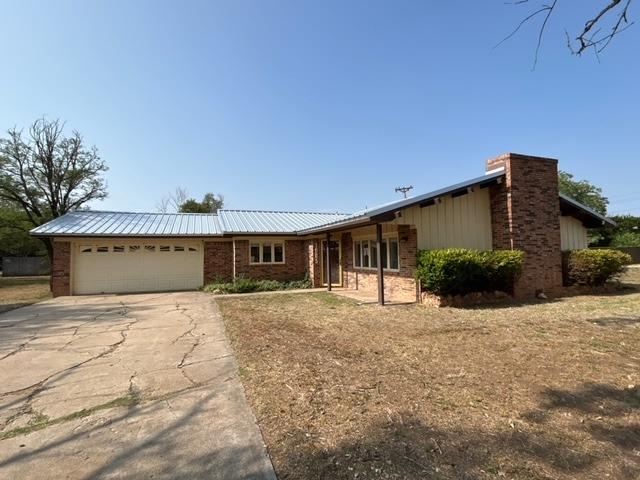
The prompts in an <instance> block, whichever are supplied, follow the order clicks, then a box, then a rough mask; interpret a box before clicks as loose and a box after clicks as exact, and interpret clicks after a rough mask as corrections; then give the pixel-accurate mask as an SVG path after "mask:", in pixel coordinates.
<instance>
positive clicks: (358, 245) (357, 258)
mask: <svg viewBox="0 0 640 480" xmlns="http://www.w3.org/2000/svg"><path fill="white" fill-rule="evenodd" d="M354 245H355V251H354V254H353V256H354V259H353V260H354V263H355V266H356V267H360V266H362V258H361V256H362V242H360V241H357V242H354Z"/></svg>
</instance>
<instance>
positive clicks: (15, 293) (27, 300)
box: [0, 277, 51, 313]
mask: <svg viewBox="0 0 640 480" xmlns="http://www.w3.org/2000/svg"><path fill="white" fill-rule="evenodd" d="M50 297H51V292H50V290H49V277H8V278H5V277H0V313H2V312H6V311H8V310H13V309H14V308H19V307H24V306H25V305H30V304H32V303H36V302H39V301H41V300H45V299H47V298H50Z"/></svg>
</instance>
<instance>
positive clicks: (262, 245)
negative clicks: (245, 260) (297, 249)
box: [249, 240, 287, 265]
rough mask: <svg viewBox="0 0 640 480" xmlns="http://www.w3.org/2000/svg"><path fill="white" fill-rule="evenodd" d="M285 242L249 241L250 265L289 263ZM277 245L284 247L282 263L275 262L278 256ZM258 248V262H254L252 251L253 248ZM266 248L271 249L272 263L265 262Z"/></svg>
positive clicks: (280, 263)
mask: <svg viewBox="0 0 640 480" xmlns="http://www.w3.org/2000/svg"><path fill="white" fill-rule="evenodd" d="M285 243H286V242H285V241H284V240H256V241H251V240H250V241H249V265H284V264H285V263H286V262H287V252H286V250H287V248H286V245H285ZM276 245H279V246H281V247H282V261H281V262H276V261H275V258H276V257H275V254H276ZM255 246H257V247H258V261H257V262H254V261H253V259H252V256H251V249H252V248H253V247H255ZM265 246H268V247H269V253H270V258H271V261H269V262H265V261H264V248H265Z"/></svg>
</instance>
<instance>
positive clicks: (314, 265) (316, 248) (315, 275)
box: [304, 238, 322, 287]
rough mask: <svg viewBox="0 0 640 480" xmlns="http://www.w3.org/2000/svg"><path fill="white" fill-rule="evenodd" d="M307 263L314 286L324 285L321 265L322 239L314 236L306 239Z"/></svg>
mask: <svg viewBox="0 0 640 480" xmlns="http://www.w3.org/2000/svg"><path fill="white" fill-rule="evenodd" d="M304 248H305V252H306V257H307V258H306V263H307V272H308V273H309V279H310V280H311V282H312V283H313V286H314V287H319V286H321V285H322V278H321V275H322V270H321V268H322V267H321V266H320V240H319V239H317V238H312V239H310V240H307V241H305V246H304Z"/></svg>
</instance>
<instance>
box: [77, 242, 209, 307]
mask: <svg viewBox="0 0 640 480" xmlns="http://www.w3.org/2000/svg"><path fill="white" fill-rule="evenodd" d="M71 245H72V247H71V248H72V252H73V253H72V262H71V264H72V273H71V278H72V283H73V288H72V290H73V293H74V294H79V295H82V294H92V293H123V292H153V291H169V290H193V289H196V288H198V287H201V286H202V284H203V268H202V265H203V245H202V242H201V241H181V240H176V239H160V240H157V239H153V240H135V239H134V240H127V241H123V240H102V241H100V240H97V241H96V240H95V239H87V240H81V241H74V242H72V244H71Z"/></svg>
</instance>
